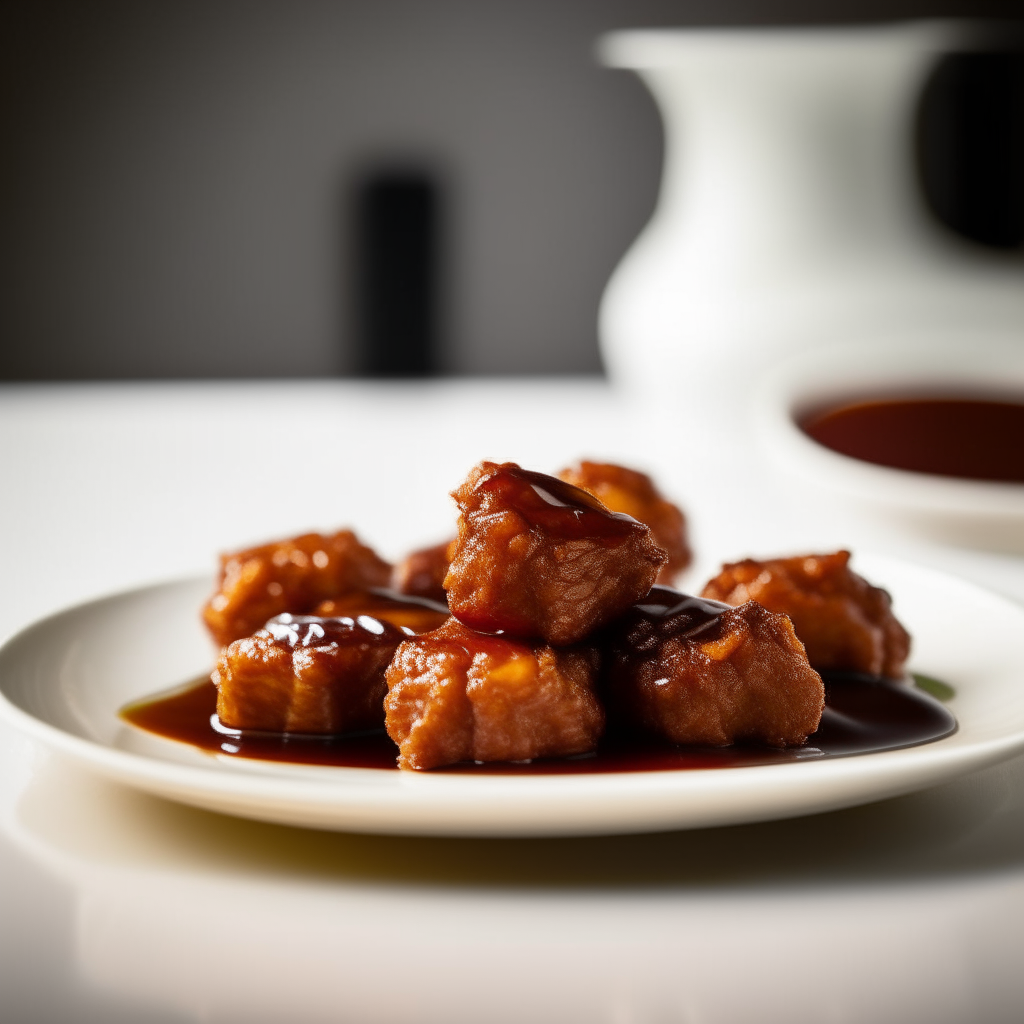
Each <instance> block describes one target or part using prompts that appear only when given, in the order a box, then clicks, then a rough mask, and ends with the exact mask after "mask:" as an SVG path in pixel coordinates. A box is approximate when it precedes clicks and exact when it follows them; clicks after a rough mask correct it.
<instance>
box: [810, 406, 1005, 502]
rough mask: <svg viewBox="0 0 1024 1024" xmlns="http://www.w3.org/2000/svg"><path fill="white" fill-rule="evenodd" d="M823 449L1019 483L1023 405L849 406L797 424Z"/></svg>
mask: <svg viewBox="0 0 1024 1024" xmlns="http://www.w3.org/2000/svg"><path fill="white" fill-rule="evenodd" d="M800 428H801V429H802V430H803V431H804V433H806V434H808V435H810V436H811V437H813V438H814V440H815V441H817V442H818V443H819V444H823V445H824V446H825V447H826V448H831V449H832V450H833V451H836V452H839V453H840V454H842V455H849V456H850V457H852V458H854V459H861V460H862V461H864V462H873V463H875V464H876V465H879V466H890V467H892V468H894V469H907V470H910V471H911V472H914V473H932V474H935V475H938V476H952V477H960V478H962V479H967V480H993V481H1003V482H1009V483H1024V403H1022V402H1013V401H983V400H979V399H967V398H961V399H953V398H909V399H898V400H878V401H861V402H851V403H849V404H847V405H841V406H838V407H833V408H831V409H826V410H824V411H819V412H815V413H812V414H810V415H808V416H805V417H804V418H802V419H801V420H800Z"/></svg>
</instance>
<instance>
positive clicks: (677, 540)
mask: <svg viewBox="0 0 1024 1024" xmlns="http://www.w3.org/2000/svg"><path fill="white" fill-rule="evenodd" d="M558 476H559V478H560V479H562V480H564V481H565V482H566V483H568V484H572V485H573V486H574V487H582V488H583V490H585V491H588V492H589V493H590V494H592V495H594V497H595V498H597V499H598V500H599V501H600V502H602V503H603V504H604V505H606V506H607V507H608V508H609V509H611V510H612V512H623V513H625V514H626V515H627V516H632V517H633V518H634V519H638V520H640V522H641V523H646V524H647V525H648V526H649V527H650V528H651V533H652V534H653V535H654V539H655V541H656V542H657V543H658V544H660V545H661V546H662V547H663V548H664V549H665V550H666V551H667V552H668V561H667V562H666V563H665V564H664V565H663V566H662V567H661V572H659V573H658V579H657V581H656V582H658V583H663V584H670V583H671V582H672V581H673V580H674V579H675V578H676V576H677V575H678V574H679V573H681V572H682V571H683V570H684V569H685V568H686V567H687V566H688V565H689V564H690V562H691V560H692V557H693V556H692V554H691V552H690V545H689V543H688V541H687V537H686V517H685V516H684V515H683V513H682V511H681V510H680V509H679V507H678V506H676V505H673V504H672V502H671V501H669V500H668V499H667V498H665V497H663V496H662V495H661V494H660V493H659V492H658V489H657V488H656V487H655V486H654V481H653V480H651V478H650V477H649V476H648V475H647V474H646V473H640V472H638V471H637V470H635V469H628V468H627V467H626V466H617V465H615V464H614V463H611V462H587V461H581V462H580V463H579V464H578V465H576V466H570V467H569V468H567V469H563V470H562V472H561V473H559V474H558Z"/></svg>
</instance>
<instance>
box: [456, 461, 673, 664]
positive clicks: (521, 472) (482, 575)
mask: <svg viewBox="0 0 1024 1024" xmlns="http://www.w3.org/2000/svg"><path fill="white" fill-rule="evenodd" d="M452 497H453V498H454V499H455V502H456V504H457V505H458V506H459V512H460V515H459V524H458V526H459V532H458V537H457V539H456V542H455V550H454V552H453V554H452V563H451V566H450V567H449V569H448V575H447V576H446V577H445V581H444V585H445V589H446V590H447V592H448V605H449V607H450V608H451V610H452V614H453V615H454V616H455V617H456V618H458V619H459V620H460V621H461V622H463V623H464V624H465V625H467V626H469V627H471V628H472V629H477V630H480V631H481V632H485V633H498V632H502V631H503V632H506V633H509V634H511V635H512V636H517V637H523V638H541V639H543V640H545V641H546V642H547V643H549V644H555V645H568V644H572V643H575V642H577V641H579V640H581V639H583V638H584V637H585V636H586V635H587V634H588V633H590V632H591V631H592V630H594V629H596V628H597V627H599V626H602V625H604V624H605V623H607V622H610V621H611V620H612V619H614V618H615V617H616V616H617V615H618V614H619V613H620V612H622V611H624V610H625V609H626V608H628V607H629V606H630V605H631V604H632V603H633V602H634V601H636V600H638V599H639V598H641V597H643V595H644V594H646V593H647V592H648V590H650V588H651V584H653V583H654V580H655V578H656V577H657V575H658V572H659V570H660V569H661V567H662V565H664V564H665V562H666V560H667V558H668V556H667V555H666V553H665V551H664V550H663V549H662V548H660V547H659V546H658V545H657V544H656V543H655V541H654V538H653V537H652V535H651V531H650V528H649V527H647V526H646V525H644V524H643V523H640V522H638V521H637V520H635V519H633V518H631V517H630V516H626V515H622V514H621V513H617V512H610V511H609V510H608V509H606V508H605V507H604V505H602V504H601V502H600V501H598V500H597V499H596V498H595V497H594V496H593V495H591V494H589V493H587V492H586V491H584V490H581V489H580V488H578V487H574V486H572V485H571V484H567V483H565V482H564V481H562V480H559V479H558V478H557V477H552V476H545V475H544V474H543V473H533V472H530V471H529V470H525V469H522V468H520V467H519V466H518V465H516V463H514V462H505V463H501V464H497V463H493V462H481V463H480V464H479V465H478V466H476V467H475V468H474V469H473V470H472V471H471V472H470V474H469V477H468V478H467V479H466V481H465V482H464V483H463V484H462V486H461V487H459V488H458V490H456V491H453V492H452Z"/></svg>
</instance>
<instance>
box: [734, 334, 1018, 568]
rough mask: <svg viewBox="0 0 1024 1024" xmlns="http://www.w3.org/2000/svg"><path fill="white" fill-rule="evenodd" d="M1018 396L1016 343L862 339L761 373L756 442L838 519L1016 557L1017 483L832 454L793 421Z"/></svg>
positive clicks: (1013, 339) (1006, 339)
mask: <svg viewBox="0 0 1024 1024" xmlns="http://www.w3.org/2000/svg"><path fill="white" fill-rule="evenodd" d="M1022 393H1024V346H1022V345H1021V339H1020V337H1019V336H1016V335H1014V336H1003V335H991V334H977V333H976V334H971V335H970V336H969V337H964V336H963V335H956V334H951V335H950V336H948V337H944V336H938V335H936V334H935V333H934V332H932V333H930V334H929V335H928V336H927V337H923V338H922V337H914V336H911V335H905V336H901V337H894V338H884V339H883V338H873V339H870V340H868V339H862V340H860V341H858V342H857V343H856V344H843V345H834V346H829V347H824V348H820V349H815V350H813V351H810V352H806V353H804V354H803V355H799V356H794V357H793V358H791V359H790V360H788V361H787V362H785V363H783V364H781V365H780V366H778V367H777V368H776V369H775V370H774V371H773V372H772V373H770V374H768V375H767V376H766V378H765V380H764V381H763V382H762V384H761V386H760V388H759V389H758V391H757V393H756V395H755V397H754V403H753V407H752V418H753V428H754V434H755V436H756V438H757V440H758V442H759V444H760V445H761V447H762V449H763V450H764V451H765V453H766V454H767V455H768V457H769V458H770V459H771V460H772V462H773V463H774V464H775V465H776V466H778V467H779V468H780V469H782V470H783V471H784V472H786V473H787V474H788V475H789V476H790V479H791V480H792V481H793V482H794V483H797V484H799V485H800V486H802V487H804V488H806V489H807V490H808V491H810V492H813V493H816V494H817V495H820V496H821V497H823V498H825V499H826V500H827V501H829V502H830V503H831V504H832V505H833V506H834V507H835V508H836V509H837V510H841V511H842V512H843V513H845V514H846V515H851V514H852V515H855V516H858V515H859V516H861V517H863V518H865V519H866V520H867V521H869V522H871V523H872V524H873V525H875V526H878V525H882V526H887V527H893V528H895V529H896V530H897V531H899V532H901V533H903V534H908V533H909V534H910V535H912V536H917V537H921V536H924V537H930V538H932V539H933V540H937V541H939V542H940V543H952V544H957V545H962V546H965V547H972V548H981V549H983V550H989V551H1001V552H1011V553H1017V554H1024V484H1017V483H1003V482H994V481H993V482H990V481H985V480H961V479H957V478H954V477H943V476H934V475H931V474H928V473H911V472H907V471H905V470H901V469H892V468H890V467H888V466H876V465H874V464H873V463H870V462H863V461H861V460H860V459H854V458H850V457H849V456H846V455H840V454H839V453H838V452H834V451H832V450H831V449H829V448H826V447H825V446H824V445H821V444H818V442H816V441H814V440H813V439H812V438H810V437H809V436H808V435H807V434H805V433H804V432H803V431H802V430H801V429H800V427H799V426H797V421H798V420H799V419H800V417H801V416H803V415H804V414H806V413H808V412H812V411H815V410H823V409H827V408H829V407H830V406H834V405H841V404H843V403H845V402H850V401H856V400H859V399H864V398H885V397H893V398H907V397H913V396H921V397H939V398H942V397H946V398H963V397H978V398H983V399H985V398H1004V399H1007V400H1010V401H1019V400H1020V395H1021V394H1022Z"/></svg>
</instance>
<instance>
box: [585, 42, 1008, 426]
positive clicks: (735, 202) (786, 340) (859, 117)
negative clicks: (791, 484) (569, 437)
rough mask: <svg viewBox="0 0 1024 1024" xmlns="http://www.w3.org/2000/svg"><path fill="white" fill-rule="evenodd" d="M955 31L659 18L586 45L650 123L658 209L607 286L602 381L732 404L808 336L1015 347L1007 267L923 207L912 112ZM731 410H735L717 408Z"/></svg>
mask: <svg viewBox="0 0 1024 1024" xmlns="http://www.w3.org/2000/svg"><path fill="white" fill-rule="evenodd" d="M963 31H964V30H963V29H961V28H959V27H958V26H957V25H955V24H953V23H945V22H918V23H906V24H893V25H889V26H877V27H875V26H871V27H857V28H844V29H796V30H794V29H742V30H730V29H726V30H718V29H715V30H706V29H692V30H690V29H686V30H654V31H647V30H643V31H628V32H619V33H614V34H612V35H610V36H607V37H605V38H604V39H603V40H602V43H601V56H602V59H603V60H604V61H605V62H606V63H607V64H609V65H611V66H615V67H621V68H630V69H633V70H635V71H637V72H639V74H640V75H641V77H642V78H643V80H644V82H645V83H646V84H647V85H648V87H649V88H650V90H651V92H652V93H653V95H654V97H655V99H656V101H657V103H658V106H659V109H660V111H661V115H662V118H663V121H664V126H665V165H664V172H663V177H662V184H661V192H660V197H659V200H658V204H657V208H656V210H655V213H654V216H653V218H652V220H651V222H650V223H649V224H648V225H647V227H646V228H645V230H644V231H643V233H642V234H641V236H640V237H639V239H638V240H637V241H636V243H635V244H634V246H633V247H632V249H631V250H630V251H629V252H628V254H627V255H626V257H625V258H624V259H623V261H622V263H621V264H620V266H619V267H618V268H617V270H616V271H615V273H614V275H613V277H612V279H611V281H610V282H609V284H608V286H607V289H606V292H605V295H604V299H603V302H602V307H601V313H600V337H601V345H602V353H603V356H604V359H605V362H606V366H607V367H608V370H609V372H610V374H611V375H612V377H613V379H615V380H616V381H617V382H621V383H624V384H626V385H629V386H630V387H631V388H633V389H634V390H635V391H637V392H640V393H643V394H644V395H646V396H648V397H651V396H663V397H664V399H665V400H666V401H669V400H671V399H670V396H671V395H679V394H680V393H683V392H690V393H692V392H693V388H692V387H689V386H688V385H692V384H693V383H694V382H695V381H696V382H698V383H699V391H700V396H699V397H701V398H703V399H706V400H708V401H713V402H716V403H717V404H718V406H719V407H721V403H722V402H723V401H725V402H727V403H729V405H730V406H734V405H735V404H736V403H737V402H742V401H743V400H744V397H745V396H746V394H747V385H748V384H749V383H750V381H751V379H753V378H755V377H756V376H757V375H758V373H759V371H760V370H763V369H764V368H766V367H770V366H771V365H774V364H775V363H777V362H778V361H779V360H780V359H781V358H783V357H785V356H789V355H792V354H793V353H794V351H799V350H800V349H801V348H803V347H816V346H820V345H823V344H827V343H829V342H831V341H848V340H849V339H851V338H856V337H871V336H872V335H874V334H875V333H877V332H879V331H884V332H885V334H887V335H892V334H893V333H894V332H896V333H899V332H900V331H904V330H905V331H907V332H908V333H913V334H914V335H916V336H920V335H921V334H927V332H928V330H929V329H930V328H931V326H933V325H937V326H941V327H942V329H943V330H944V331H945V332H946V333H948V332H949V331H950V330H952V329H962V330H963V332H964V336H965V343H969V339H970V337H971V336H972V334H973V333H976V332H978V331H979V330H986V329H988V328H993V329H998V330H999V331H1000V332H1003V333H1005V331H1007V330H1017V331H1020V332H1021V334H1022V342H1024V274H1022V273H1021V271H1020V269H1019V263H1015V262H1014V261H1013V260H1008V259H1007V258H1006V257H1004V256H997V255H992V256H988V255H987V254H984V253H983V251H982V250H980V249H977V248H974V247H971V246H969V245H967V244H962V245H961V244H960V243H958V242H957V241H956V240H955V239H954V238H953V237H952V236H950V235H948V234H947V233H946V232H944V230H943V229H942V228H940V227H939V226H938V225H936V224H934V223H933V222H932V220H931V219H930V217H929V215H928V214H927V212H926V210H925V208H924V204H923V200H922V198H921V196H920V192H919V189H918V186H917V183H916V180H915V172H914V162H913V146H914V133H913V121H914V111H915V105H916V103H917V101H918V97H919V94H920V91H921V87H922V85H923V83H924V79H925V77H926V75H927V73H928V70H929V68H930V67H931V65H932V63H933V62H934V59H935V57H936V55H937V54H939V53H940V52H942V51H944V50H948V49H953V48H957V46H958V45H962V43H963V38H962V37H963ZM729 411H733V410H731V409H730V410H729Z"/></svg>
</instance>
